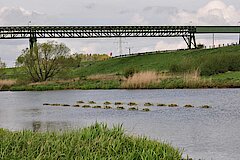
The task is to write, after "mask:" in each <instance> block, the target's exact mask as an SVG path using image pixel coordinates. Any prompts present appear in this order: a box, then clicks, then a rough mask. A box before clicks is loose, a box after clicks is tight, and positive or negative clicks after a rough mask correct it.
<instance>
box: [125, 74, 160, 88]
mask: <svg viewBox="0 0 240 160" xmlns="http://www.w3.org/2000/svg"><path fill="white" fill-rule="evenodd" d="M159 80H160V79H159V76H158V74H157V72H155V71H146V72H139V73H135V74H134V75H133V76H131V77H128V79H127V80H126V81H124V82H123V83H122V87H123V88H131V89H140V88H148V87H149V85H151V84H154V83H158V82H159Z"/></svg>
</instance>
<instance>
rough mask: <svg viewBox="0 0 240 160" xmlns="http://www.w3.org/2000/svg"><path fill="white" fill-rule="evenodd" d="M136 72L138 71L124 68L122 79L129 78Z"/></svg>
mask: <svg viewBox="0 0 240 160" xmlns="http://www.w3.org/2000/svg"><path fill="white" fill-rule="evenodd" d="M137 72H138V71H137V70H136V69H135V68H133V67H130V68H125V69H124V73H123V75H124V77H126V78H129V77H132V76H133V75H134V73H137Z"/></svg>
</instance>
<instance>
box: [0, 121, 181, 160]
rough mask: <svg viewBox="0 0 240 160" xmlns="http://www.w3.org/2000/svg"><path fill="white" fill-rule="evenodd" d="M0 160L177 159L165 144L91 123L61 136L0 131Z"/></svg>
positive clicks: (177, 152)
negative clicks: (86, 126)
mask: <svg viewBox="0 0 240 160" xmlns="http://www.w3.org/2000/svg"><path fill="white" fill-rule="evenodd" d="M0 141H1V143H0V148H1V149H0V159H2V160H9V159H60V160H61V159H122V160H128V159H129V160H130V159H131V160H132V159H156V160H157V159H161V160H180V159H181V158H182V152H181V151H180V150H178V149H175V148H173V147H172V146H170V145H169V144H166V143H161V142H157V141H151V140H149V139H147V138H144V137H133V136H127V135H125V134H124V130H123V129H122V127H121V126H116V127H113V128H112V129H109V128H108V127H107V126H106V125H103V124H95V125H92V126H90V127H88V128H84V129H81V130H78V131H68V132H63V133H58V132H46V133H36V132H32V131H18V132H10V131H6V130H3V129H0Z"/></svg>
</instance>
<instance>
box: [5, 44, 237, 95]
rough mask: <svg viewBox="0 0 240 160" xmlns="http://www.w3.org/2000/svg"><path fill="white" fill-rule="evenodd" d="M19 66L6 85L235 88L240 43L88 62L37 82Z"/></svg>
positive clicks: (23, 87)
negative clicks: (10, 83) (48, 79)
mask: <svg viewBox="0 0 240 160" xmlns="http://www.w3.org/2000/svg"><path fill="white" fill-rule="evenodd" d="M17 70H18V71H16V69H5V72H6V75H12V76H8V78H10V79H16V80H17V81H16V84H15V85H10V86H9V87H5V88H6V89H11V90H58V89H115V88H116V89H117V88H130V89H131V88H133V89H134V88H152V89H154V88H227V87H231V88H233V87H240V46H229V47H223V48H217V49H207V50H206V49H205V50H202V49H199V50H182V51H175V52H168V53H159V54H155V55H143V56H136V57H126V58H118V59H109V60H105V61H98V62H84V63H82V64H81V66H80V67H77V68H74V67H70V68H67V69H65V70H63V71H62V72H61V73H60V74H59V75H58V76H57V77H56V78H55V79H53V80H51V81H48V82H44V83H36V84H32V83H30V82H29V81H27V79H26V75H25V76H24V75H23V74H22V73H23V71H22V69H21V68H17ZM2 88H4V87H2Z"/></svg>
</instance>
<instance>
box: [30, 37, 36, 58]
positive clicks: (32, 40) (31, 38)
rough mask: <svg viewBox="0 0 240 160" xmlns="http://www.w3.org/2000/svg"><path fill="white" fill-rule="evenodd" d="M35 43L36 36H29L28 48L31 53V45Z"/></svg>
mask: <svg viewBox="0 0 240 160" xmlns="http://www.w3.org/2000/svg"><path fill="white" fill-rule="evenodd" d="M35 43H37V38H36V37H30V38H29V47H30V48H29V49H30V53H31V54H32V53H33V47H34V44H35Z"/></svg>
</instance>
